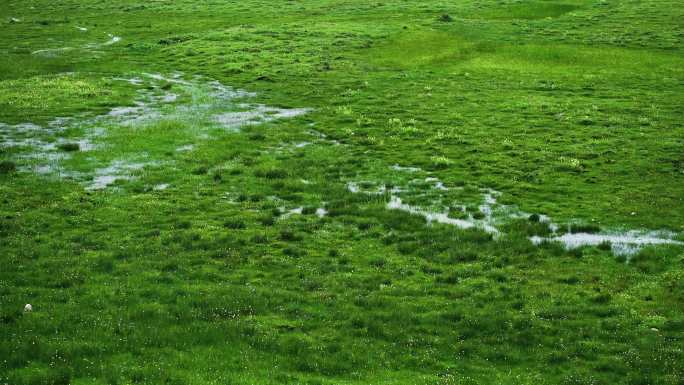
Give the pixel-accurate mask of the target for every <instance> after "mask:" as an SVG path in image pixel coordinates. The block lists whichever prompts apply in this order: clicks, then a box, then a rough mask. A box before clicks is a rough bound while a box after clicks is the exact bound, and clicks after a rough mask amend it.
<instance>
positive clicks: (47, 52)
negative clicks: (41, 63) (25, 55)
mask: <svg viewBox="0 0 684 385" xmlns="http://www.w3.org/2000/svg"><path fill="white" fill-rule="evenodd" d="M76 28H77V29H78V30H80V31H82V32H86V31H88V29H87V28H83V27H76ZM107 36H108V37H109V40H107V41H105V42H103V43H87V44H84V45H83V46H81V47H79V48H76V47H60V48H46V49H39V50H36V51H33V52H31V55H41V56H46V57H55V56H57V55H59V54H61V53H63V52H67V51H73V50H76V49H82V50H94V49H98V48H102V47H107V46H110V45H112V44H116V43H118V42H120V41H121V40H122V39H121V37H119V36H114V35H112V34H108V35H107Z"/></svg>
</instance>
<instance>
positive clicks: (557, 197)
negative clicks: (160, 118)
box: [0, 1, 684, 384]
mask: <svg viewBox="0 0 684 385" xmlns="http://www.w3.org/2000/svg"><path fill="white" fill-rule="evenodd" d="M2 7H4V11H3V12H2V14H3V15H7V17H17V18H19V19H20V20H21V21H20V22H18V23H9V22H7V20H3V21H2V22H3V23H5V24H3V27H2V29H1V30H0V37H1V38H0V50H2V57H1V58H0V80H1V81H0V107H2V108H1V110H0V116H1V117H2V120H1V121H3V122H8V123H13V122H21V121H26V120H32V121H35V122H38V123H39V122H44V121H47V120H49V119H50V118H51V117H54V116H64V115H71V114H75V113H80V112H85V113H89V114H96V113H100V112H102V111H106V109H107V108H109V107H110V106H113V105H122V104H126V103H130V101H131V95H132V93H133V90H132V87H128V86H126V85H124V84H122V83H116V82H111V81H110V80H108V79H109V78H111V77H112V76H120V75H126V74H136V73H139V72H162V73H168V72H171V71H176V70H178V71H182V72H184V73H186V74H203V75H207V76H210V77H213V78H216V79H219V80H221V81H223V82H224V83H226V84H229V85H234V86H239V87H242V88H245V89H248V90H251V91H257V92H258V93H259V95H258V97H257V99H258V100H259V101H261V102H264V103H267V104H271V105H279V106H285V107H312V108H315V109H316V110H315V112H313V113H311V114H309V115H307V116H305V117H302V118H298V119H295V120H289V121H279V122H273V123H268V124H265V125H260V126H254V127H249V128H248V129H245V130H243V132H241V133H238V134H224V135H222V136H221V137H220V138H217V139H216V140H215V141H213V142H203V143H202V144H200V145H198V147H197V148H196V149H195V150H194V151H193V152H192V153H190V154H182V153H178V154H177V153H173V152H169V149H170V148H172V147H169V143H176V142H177V141H178V140H181V139H184V138H185V136H184V135H185V134H184V129H190V128H189V127H186V126H183V125H182V124H180V123H177V125H174V123H173V122H172V123H169V122H166V123H164V122H162V123H160V125H161V126H160V127H156V126H153V127H147V128H146V129H145V130H142V131H140V130H130V131H127V129H125V128H114V129H111V130H112V133H111V134H112V135H111V137H112V140H113V142H114V145H113V150H112V151H113V152H114V153H116V154H124V155H125V154H129V153H131V151H133V150H132V149H131V147H135V146H140V147H143V148H145V149H146V150H147V151H148V152H150V153H152V154H154V155H155V156H158V157H160V158H162V159H163V160H165V161H169V162H174V164H175V167H174V168H166V167H152V168H149V169H146V170H145V172H144V173H142V174H141V175H140V178H139V179H137V180H134V181H130V182H126V183H123V184H121V187H122V189H121V190H118V191H115V190H109V191H103V192H96V193H90V192H85V191H84V190H83V187H82V186H81V185H79V184H78V183H76V182H74V181H69V180H51V179H45V178H40V177H38V176H33V175H30V174H13V175H0V209H1V214H2V216H1V218H0V237H2V238H1V240H2V242H1V243H0V255H2V257H0V258H1V259H0V262H2V265H3V268H2V269H1V270H0V312H1V313H0V322H1V323H0V337H1V338H0V339H1V340H3V341H6V342H5V343H3V344H0V357H2V360H0V381H4V382H9V383H12V384H22V383H67V382H69V381H71V383H77V384H79V383H82V384H87V383H97V384H99V383H133V382H136V383H179V384H181V383H191V384H205V383H243V384H250V383H274V384H275V383H297V382H300V383H374V384H384V383H386V384H398V383H405V384H416V383H426V384H438V383H445V384H448V383H456V384H459V383H463V384H467V383H501V384H507V383H530V384H543V383H549V384H554V383H568V384H575V383H577V384H585V383H586V384H589V383H600V384H613V383H634V384H637V383H640V384H647V383H648V384H653V383H658V384H677V383H679V382H681V378H682V376H684V373H683V372H682V369H681V365H680V363H681V362H682V361H683V360H684V356H683V355H682V354H683V353H682V349H683V347H684V346H683V344H684V341H683V340H682V337H681V335H682V332H683V331H684V313H683V312H682V310H681V309H682V308H683V306H682V305H684V286H682V282H684V270H683V267H682V261H683V259H682V258H683V256H682V250H681V248H676V247H670V248H668V247H661V248H657V249H647V250H645V251H644V252H642V253H641V254H640V255H639V256H637V257H635V259H634V260H633V261H632V263H630V264H625V263H624V262H622V261H619V260H616V259H615V258H614V257H613V256H611V255H610V253H608V252H606V251H604V250H601V249H599V248H588V249H585V250H583V251H582V252H566V251H564V250H562V249H561V248H560V247H557V246H547V247H543V248H536V247H533V246H532V245H531V244H530V243H529V242H528V241H526V239H525V238H524V234H523V233H518V232H515V231H513V233H512V234H511V235H509V236H507V237H504V238H503V239H501V240H497V241H494V240H491V239H490V237H488V236H486V235H485V234H483V233H480V232H478V231H458V230H455V229H452V228H448V227H441V226H433V227H431V228H428V227H426V226H425V225H424V223H423V221H421V220H420V219H419V218H415V217H410V216H408V215H405V214H401V213H398V212H392V211H387V210H385V209H384V208H383V205H384V202H385V201H384V199H385V198H384V197H376V198H369V197H365V196H360V195H353V194H350V193H348V192H347V191H346V189H345V181H346V180H359V179H369V180H375V181H384V180H387V179H388V178H389V176H388V175H387V169H388V167H389V166H390V165H392V164H395V163H399V164H402V165H407V166H419V167H422V168H423V169H426V170H432V171H433V173H434V175H436V176H438V177H440V178H441V179H443V180H444V181H446V182H447V183H450V184H465V185H466V186H467V187H470V188H473V189H475V188H480V187H491V188H496V189H498V190H500V191H502V192H503V193H504V195H503V197H502V200H503V201H505V202H506V203H510V204H515V205H518V206H519V207H520V208H522V209H524V210H526V211H528V212H541V213H545V214H548V215H551V216H552V217H553V218H555V219H557V220H559V221H561V222H566V221H571V220H576V219H579V220H582V221H585V222H590V221H593V222H595V223H598V224H600V225H601V226H603V227H604V228H615V227H623V226H624V227H627V228H647V229H671V230H675V231H682V229H683V227H682V223H684V205H683V202H682V197H684V173H683V171H684V169H683V167H684V158H682V154H683V153H684V151H682V150H683V149H684V146H683V144H684V129H683V127H682V115H681V106H682V104H684V97H683V96H682V95H684V89H683V87H682V84H681V78H682V75H683V74H682V68H684V65H683V64H684V57H683V56H682V53H681V50H680V49H679V45H680V44H681V36H682V33H683V30H682V25H681V20H682V16H684V15H682V11H681V7H678V4H677V3H676V2H668V1H644V2H637V1H624V2H591V1H566V2H558V3H553V2H541V1H540V2H524V3H519V2H463V3H455V2H448V3H447V2H439V1H425V2H409V1H385V2H383V3H371V2H360V1H359V2H354V1H299V2H295V1H276V2H274V1H247V2H235V3H233V2H219V1H214V2H203V3H198V2H194V1H184V2H183V1H174V2H144V3H141V2H135V1H128V2H127V1H116V2H109V3H107V4H101V3H100V2H92V3H89V2H86V1H71V2H59V4H57V3H56V2H43V1H31V2H26V1H21V2H19V1H11V2H9V3H7V4H3V5H2ZM444 13H448V14H449V15H451V16H452V18H453V19H454V20H453V21H452V22H441V21H438V17H439V16H440V15H442V14H444ZM76 26H82V27H87V28H88V29H89V31H88V32H87V33H82V32H80V31H79V30H77V29H76V28H75V27H76ZM107 33H113V34H116V35H118V36H121V37H123V39H124V40H123V41H122V42H121V43H119V44H117V45H112V46H108V47H105V48H103V49H101V50H99V51H100V52H99V53H93V52H90V51H87V50H78V49H77V50H73V51H66V52H64V53H62V54H59V55H56V56H54V57H43V56H38V55H31V54H30V53H31V52H32V51H35V50H39V49H45V48H59V47H65V46H71V47H79V46H82V45H83V44H87V43H91V42H93V41H101V42H104V41H106V40H107V39H108V37H107V35H106V34H107ZM64 72H76V73H77V74H76V75H75V77H74V78H69V77H67V78H64V77H63V76H61V75H59V74H61V73H64ZM56 87H61V88H60V90H59V92H56V91H55V88H56ZM62 89H63V90H64V91H62ZM397 122H400V123H397ZM307 123H315V125H316V126H315V127H316V129H317V130H319V131H321V132H323V133H326V134H328V135H329V137H331V138H334V139H337V140H339V141H341V142H342V143H343V144H346V146H340V147H332V146H308V147H305V148H304V149H300V150H294V151H292V152H282V153H277V152H274V151H272V150H271V149H272V148H273V147H275V146H278V145H279V144H280V143H283V142H295V141H299V140H306V139H307V135H306V134H305V131H306V130H307V126H306V124H307ZM164 124H166V125H164ZM169 124H171V127H175V129H177V131H173V130H169V129H168V128H169ZM178 124H180V126H178ZM67 135H68V134H67ZM179 138H181V139H179ZM13 151H14V150H12V151H6V152H5V153H0V157H2V159H5V158H7V159H15V155H17V154H15V153H14V152H13ZM95 156H101V157H105V158H106V157H109V156H112V155H111V153H109V152H102V153H96V154H95ZM435 156H443V157H445V158H447V159H448V160H449V167H447V168H443V167H440V166H441V164H436V162H435V159H436V158H435ZM86 158H87V157H86V155H82V156H81V155H77V156H76V157H75V159H74V160H73V161H72V163H71V166H72V167H74V168H76V169H79V168H82V167H87V166H88V160H87V159H86ZM440 159H442V158H440ZM205 169H206V170H208V172H207V173H204V172H198V171H197V170H205ZM269 171H271V172H269ZM272 171H277V172H272ZM217 175H218V176H217ZM302 177H305V178H306V179H307V180H309V181H311V182H313V183H311V184H304V183H302V182H301V181H300V179H301V178H302ZM164 181H172V185H173V186H172V188H171V189H169V190H166V191H163V192H154V191H151V190H150V189H149V186H150V185H154V184H155V183H160V182H164ZM226 193H227V194H233V195H234V196H237V197H238V199H237V200H238V202H237V203H236V204H233V203H229V202H227V201H226V199H224V196H225V194H226ZM270 195H276V196H279V197H281V198H283V199H284V200H285V201H286V205H287V206H288V207H296V206H300V205H304V206H312V207H313V206H316V205H320V204H321V202H327V206H328V208H329V210H330V212H331V215H330V216H328V217H326V218H324V219H319V218H317V217H316V216H314V215H304V216H293V217H290V218H277V219H275V220H274V219H273V216H274V214H273V213H272V212H273V209H274V208H275V205H274V203H273V202H271V201H269V200H268V199H267V197H268V196H270ZM633 213H634V214H633ZM523 227H524V226H523ZM523 230H524V229H523ZM27 302H30V303H32V304H34V306H35V308H36V311H35V312H34V313H32V314H29V315H22V314H21V312H20V310H21V307H22V306H23V304H24V303H27ZM653 329H655V330H653Z"/></svg>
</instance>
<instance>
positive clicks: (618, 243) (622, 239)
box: [530, 230, 684, 255]
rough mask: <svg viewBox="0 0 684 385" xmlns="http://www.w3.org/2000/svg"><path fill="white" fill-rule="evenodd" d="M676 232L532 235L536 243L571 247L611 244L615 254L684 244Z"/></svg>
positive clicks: (633, 231) (533, 241) (630, 253)
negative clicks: (550, 243) (645, 247)
mask: <svg viewBox="0 0 684 385" xmlns="http://www.w3.org/2000/svg"><path fill="white" fill-rule="evenodd" d="M673 237H674V234H672V233H667V232H644V231H636V230H632V231H626V232H623V233H614V234H590V233H566V234H562V235H556V236H551V237H539V236H534V237H531V238H530V240H531V241H532V243H534V244H535V245H539V244H541V243H543V242H560V243H562V244H563V246H564V247H565V248H566V249H568V250H570V249H577V248H580V247H584V246H599V245H608V246H610V248H611V250H612V251H613V254H615V255H632V254H635V253H636V252H638V251H639V250H640V249H641V248H643V247H644V246H649V245H684V242H681V241H677V240H674V239H672V238H673Z"/></svg>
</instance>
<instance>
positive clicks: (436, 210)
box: [346, 165, 684, 255]
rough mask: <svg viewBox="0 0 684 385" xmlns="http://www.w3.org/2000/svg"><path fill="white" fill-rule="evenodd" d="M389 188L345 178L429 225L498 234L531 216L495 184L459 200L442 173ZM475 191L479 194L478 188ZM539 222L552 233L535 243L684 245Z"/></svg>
mask: <svg viewBox="0 0 684 385" xmlns="http://www.w3.org/2000/svg"><path fill="white" fill-rule="evenodd" d="M390 168H391V169H392V170H394V171H399V172H403V173H408V174H414V173H419V172H422V170H420V169H419V168H417V167H405V166H399V165H394V166H391V167H390ZM393 183H395V184H394V186H393V187H392V188H391V189H389V188H387V186H386V185H385V184H378V183H373V182H369V181H362V182H347V185H346V187H347V190H348V191H350V192H352V193H354V194H367V195H381V194H387V195H388V198H389V202H388V203H387V205H386V208H387V209H388V210H399V211H403V212H406V213H409V214H411V215H417V216H421V217H423V218H425V221H426V222H427V224H428V225H431V224H434V223H439V224H445V225H450V226H455V227H458V228H461V229H471V228H477V229H480V230H482V231H484V232H486V233H489V234H492V235H494V237H499V236H501V235H503V234H502V230H501V229H502V228H503V227H502V225H505V224H506V223H509V222H510V221H511V220H514V219H521V218H525V219H527V218H530V216H531V214H530V213H526V212H523V211H521V210H518V209H517V208H516V207H513V206H508V205H503V204H500V203H498V202H497V197H499V196H500V195H501V193H500V192H498V191H495V190H492V189H481V190H480V191H479V202H480V203H479V204H476V205H475V204H473V202H472V201H462V202H460V203H459V202H458V201H457V199H456V198H455V197H456V196H455V195H452V193H454V192H458V191H463V187H461V186H455V187H448V186H447V185H446V184H445V183H444V182H442V181H441V180H440V179H439V178H435V177H432V176H428V177H426V178H424V179H415V178H414V179H408V180H404V181H403V182H402V183H403V185H402V184H399V185H398V184H396V181H393ZM476 195H477V194H476ZM406 199H408V200H411V201H414V202H416V201H420V202H423V203H422V204H409V203H407V202H406V201H405V200H406ZM534 216H536V217H537V219H536V220H538V221H539V222H541V223H544V224H545V225H546V226H548V229H549V231H550V235H548V236H545V237H541V236H532V237H530V238H529V239H530V241H531V242H532V243H533V244H535V245H540V244H542V243H544V242H560V243H561V244H563V246H564V247H565V248H566V249H575V248H580V247H584V246H600V245H606V246H609V247H610V249H611V250H612V252H613V254H615V255H633V254H635V253H637V252H639V250H641V249H642V248H643V247H645V246H649V245H665V244H671V245H684V242H682V241H678V240H676V239H674V238H675V236H676V234H674V233H671V232H665V231H660V232H655V231H650V232H649V231H639V230H631V231H623V232H618V231H615V232H602V233H586V232H572V231H570V230H571V228H568V231H567V232H562V231H561V226H559V225H558V224H557V223H554V222H553V221H552V220H551V218H549V217H548V216H546V215H534Z"/></svg>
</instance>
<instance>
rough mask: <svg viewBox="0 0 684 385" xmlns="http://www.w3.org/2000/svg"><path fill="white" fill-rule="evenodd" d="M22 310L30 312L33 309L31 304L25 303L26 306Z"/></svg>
mask: <svg viewBox="0 0 684 385" xmlns="http://www.w3.org/2000/svg"><path fill="white" fill-rule="evenodd" d="M24 311H25V312H31V311H33V306H31V304H30V303H27V304H26V306H24Z"/></svg>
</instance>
